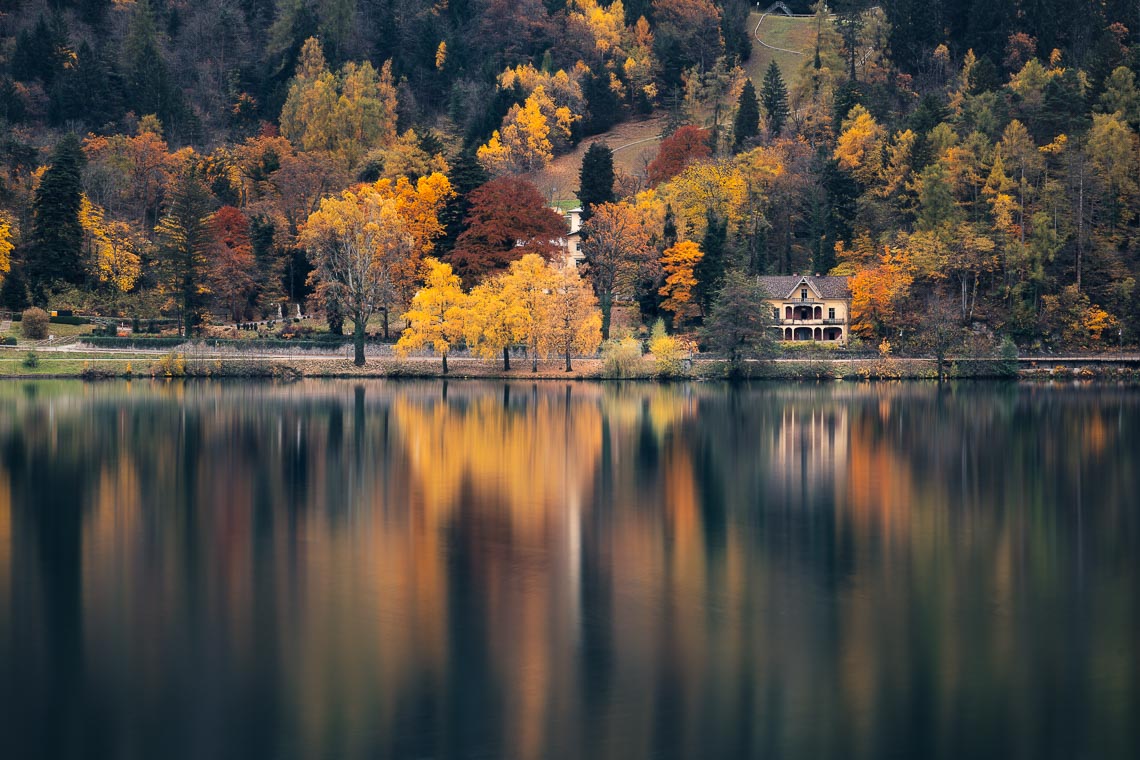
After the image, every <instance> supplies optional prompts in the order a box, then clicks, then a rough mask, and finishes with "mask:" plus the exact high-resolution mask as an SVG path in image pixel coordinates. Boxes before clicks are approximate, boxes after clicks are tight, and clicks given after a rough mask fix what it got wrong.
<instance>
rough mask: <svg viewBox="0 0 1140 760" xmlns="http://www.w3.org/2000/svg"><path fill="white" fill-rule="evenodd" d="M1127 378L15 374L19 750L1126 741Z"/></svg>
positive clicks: (7, 617) (4, 408) (1129, 738)
mask: <svg viewBox="0 0 1140 760" xmlns="http://www.w3.org/2000/svg"><path fill="white" fill-rule="evenodd" d="M1138 431H1140V395H1138V394H1136V393H1135V392H1130V391H1125V390H1116V389H1088V388H1084V389H1073V388H1051V387H1022V388H1018V387H1013V386H958V387H954V388H949V389H942V390H940V389H938V388H937V387H935V386H925V385H891V384H884V385H850V384H832V385H821V386H807V385H799V386H778V385H761V386H754V387H746V388H728V387H719V386H657V385H621V386H615V385H588V384H571V385H567V384H561V383H549V384H506V385H504V384H494V383H450V384H439V383H423V384H413V383H400V384H395V383H385V382H382V381H371V382H365V383H359V384H354V383H345V382H318V381H313V382H306V383H301V384H297V385H290V386H268V385H243V384H209V383H194V384H186V385H181V384H152V383H141V384H140V383H133V384H101V385H80V384H70V383H49V382H45V383H39V384H8V385H3V386H0V669H2V673H0V677H2V682H3V684H4V687H3V688H4V692H3V695H4V696H3V704H2V705H0V714H3V716H4V722H5V723H6V724H7V725H6V726H5V727H4V736H5V737H6V739H5V744H6V745H7V746H8V747H10V748H14V749H15V750H16V753H15V756H24V755H28V756H45V757H47V756H83V757H92V756H122V757H159V756H161V757H223V756H254V755H271V756H276V757H510V758H546V757H597V758H610V757H612V758H639V757H647V758H648V757H746V756H758V757H759V756H763V757H768V756H790V757H826V756H833V757H851V756H856V757H880V756H883V755H885V754H900V755H909V756H931V757H960V756H993V757H1035V758H1036V757H1075V756H1096V757H1113V756H1115V757H1129V756H1134V755H1135V752H1136V750H1137V749H1138V748H1140V729H1138V728H1137V726H1138V725H1140V723H1138V721H1137V719H1138V718H1140V657H1138V656H1137V650H1136V641H1137V633H1138V632H1140V603H1138V599H1140V589H1138V588H1137V585H1138V584H1137V561H1138V560H1137V552H1136V550H1137V549H1138V548H1140V520H1138V514H1137V510H1136V506H1135V502H1136V497H1135V494H1136V493H1137V492H1138V487H1140V482H1138V481H1140V474H1138V470H1137V468H1135V467H1134V466H1133V465H1134V463H1135V451H1136V450H1137V443H1138V442H1140V441H1138V440H1137V439H1138V435H1140V433H1138Z"/></svg>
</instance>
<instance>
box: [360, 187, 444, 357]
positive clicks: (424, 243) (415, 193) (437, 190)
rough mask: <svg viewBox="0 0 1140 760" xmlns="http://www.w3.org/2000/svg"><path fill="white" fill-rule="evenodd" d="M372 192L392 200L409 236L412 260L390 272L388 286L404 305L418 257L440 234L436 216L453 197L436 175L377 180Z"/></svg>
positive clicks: (414, 278)
mask: <svg viewBox="0 0 1140 760" xmlns="http://www.w3.org/2000/svg"><path fill="white" fill-rule="evenodd" d="M372 190H373V191H374V192H376V193H379V194H380V195H382V196H384V197H386V198H392V199H393V200H394V201H395V203H396V210H397V211H398V212H399V214H400V217H401V218H402V219H403V220H404V228H405V229H406V230H407V231H408V234H410V235H411V236H412V244H413V248H412V256H409V257H408V258H407V259H405V260H404V261H403V262H402V265H401V266H400V267H399V268H398V269H396V270H394V271H393V273H392V282H393V285H394V287H395V289H396V293H397V295H399V297H400V299H401V303H407V302H408V300H409V299H410V298H411V296H412V293H413V292H414V291H415V288H416V284H417V283H418V280H419V263H420V260H421V259H422V257H424V256H430V255H431V254H432V252H433V251H434V250H435V241H436V240H438V239H439V237H440V236H441V235H443V233H444V225H443V223H442V222H441V221H440V218H439V216H440V213H441V212H442V211H443V209H444V207H445V206H446V205H447V202H448V201H449V200H451V199H452V198H453V197H454V196H455V191H454V190H452V189H451V182H450V181H449V180H448V179H447V177H446V176H444V175H443V174H441V173H440V172H432V173H431V174H429V175H427V176H424V177H420V178H419V179H417V180H416V182H415V184H412V182H411V181H409V180H408V178H407V177H399V178H397V179H396V181H395V182H393V181H392V180H390V179H380V180H378V181H377V182H376V183H375V184H374V185H373V186H372ZM384 337H385V338H387V337H388V313H387V312H386V311H385V313H384Z"/></svg>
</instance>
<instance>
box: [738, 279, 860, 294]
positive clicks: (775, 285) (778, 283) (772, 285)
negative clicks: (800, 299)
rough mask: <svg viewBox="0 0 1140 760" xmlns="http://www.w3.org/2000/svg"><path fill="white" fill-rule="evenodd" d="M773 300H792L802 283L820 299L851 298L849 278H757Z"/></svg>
mask: <svg viewBox="0 0 1140 760" xmlns="http://www.w3.org/2000/svg"><path fill="white" fill-rule="evenodd" d="M756 279H757V280H758V281H759V283H760V284H761V285H763V286H764V289H765V290H767V291H768V294H769V295H770V296H771V297H772V298H791V297H792V296H793V295H794V294H795V292H796V288H798V287H800V284H801V283H807V285H808V287H809V288H811V289H812V290H813V291H814V292H815V294H816V295H818V296H819V297H820V298H850V297H851V290H850V288H848V286H847V280H848V278H847V277H835V276H831V275H828V276H825V277H816V276H813V275H798V274H790V275H778V276H771V277H757V278H756Z"/></svg>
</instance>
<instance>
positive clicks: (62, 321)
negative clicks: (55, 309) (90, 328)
mask: <svg viewBox="0 0 1140 760" xmlns="http://www.w3.org/2000/svg"><path fill="white" fill-rule="evenodd" d="M48 322H52V323H54V324H57V325H88V324H91V320H90V319H88V318H87V317H74V316H59V317H48Z"/></svg>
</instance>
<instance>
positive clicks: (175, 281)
mask: <svg viewBox="0 0 1140 760" xmlns="http://www.w3.org/2000/svg"><path fill="white" fill-rule="evenodd" d="M213 207H214V199H213V198H212V197H211V195H210V191H209V190H207V189H206V185H205V183H204V182H202V177H201V174H200V172H199V170H198V168H197V167H195V166H192V165H190V166H187V167H186V168H184V169H183V170H182V173H181V174H180V175H179V176H178V179H177V180H176V181H175V184H174V193H173V197H172V198H171V201H170V206H169V208H168V210H167V213H166V216H165V217H163V219H162V221H161V222H159V224H158V227H156V228H155V232H157V233H158V238H159V246H158V257H159V266H160V268H161V272H162V274H161V281H162V286H163V289H164V290H165V291H166V292H167V293H168V294H169V295H170V296H171V297H172V298H173V299H174V301H175V303H176V304H177V307H178V320H179V324H180V327H181V329H182V334H183V335H185V336H186V337H190V331H191V329H192V328H193V327H194V326H196V325H197V324H198V323H199V322H201V319H202V314H203V312H204V311H205V306H206V295H207V290H206V276H207V250H208V248H209V245H210V229H209V217H210V213H211V212H212V211H213V210H214V209H213Z"/></svg>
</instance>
